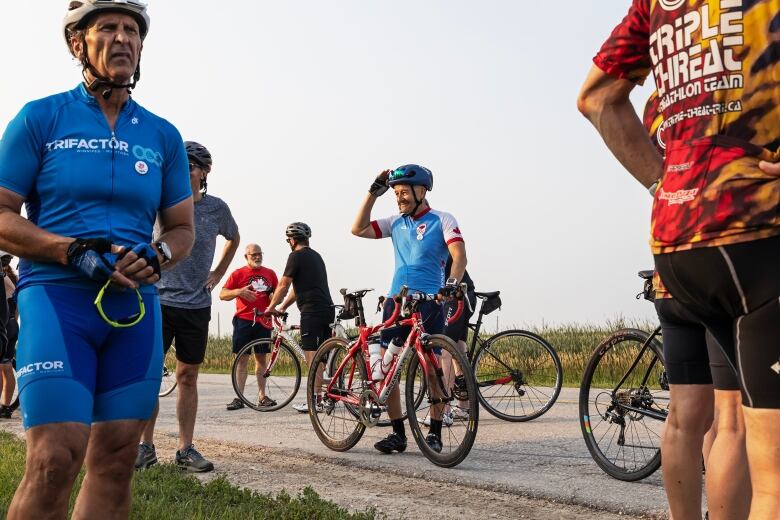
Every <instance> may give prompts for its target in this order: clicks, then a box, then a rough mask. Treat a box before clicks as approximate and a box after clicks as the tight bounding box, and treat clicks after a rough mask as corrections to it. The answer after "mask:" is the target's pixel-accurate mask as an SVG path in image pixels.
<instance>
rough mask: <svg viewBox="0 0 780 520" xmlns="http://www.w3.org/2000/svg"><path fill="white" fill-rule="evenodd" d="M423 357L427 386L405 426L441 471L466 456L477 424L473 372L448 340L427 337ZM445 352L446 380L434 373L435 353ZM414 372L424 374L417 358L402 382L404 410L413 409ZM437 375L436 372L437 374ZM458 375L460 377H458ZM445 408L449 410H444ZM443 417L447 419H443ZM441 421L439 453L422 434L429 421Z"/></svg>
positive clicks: (437, 357) (416, 387)
mask: <svg viewBox="0 0 780 520" xmlns="http://www.w3.org/2000/svg"><path fill="white" fill-rule="evenodd" d="M423 348H424V355H425V357H426V362H427V364H428V374H427V378H423V379H424V380H425V381H426V382H427V384H426V385H423V386H422V391H421V393H422V396H423V398H422V402H421V403H420V405H419V407H418V408H416V410H417V413H411V412H410V413H409V427H410V429H411V430H412V434H413V435H414V440H415V441H416V442H417V447H418V448H420V451H421V452H422V453H423V455H425V457H426V458H427V459H428V460H430V461H431V462H433V463H434V464H436V465H437V466H442V467H445V468H451V467H453V466H457V465H458V464H460V463H461V462H463V460H464V459H465V458H466V457H467V456H468V454H469V452H470V451H471V447H472V446H473V445H474V439H476V437H477V425H478V424H479V401H478V399H477V398H476V397H477V385H476V383H475V381H474V373H473V372H472V371H471V366H470V365H469V362H468V359H467V358H466V355H465V354H464V353H463V352H461V351H460V349H459V348H458V347H457V346H456V345H455V343H453V342H452V340H450V339H449V338H447V337H445V336H441V335H438V334H436V335H432V336H429V337H428V339H427V340H426V341H425V344H424V347H423ZM438 349H441V352H445V351H446V352H447V353H448V354H449V355H450V356H451V358H452V364H453V370H452V376H453V377H451V378H450V379H449V380H445V379H444V377H443V376H442V375H439V374H437V372H439V371H437V370H436V368H437V367H438V368H440V366H441V363H440V360H441V356H440V355H436V354H435V351H436V350H438ZM418 373H424V369H423V368H422V366H421V365H420V360H419V358H418V357H417V355H414V356H413V357H412V359H411V361H410V362H409V374H410V377H408V378H407V379H406V396H405V397H406V409H407V410H410V411H411V410H414V409H415V407H416V402H417V401H418V396H419V395H420V390H419V389H420V388H421V385H420V384H419V378H418V376H417V374H418ZM439 373H440V372H439ZM458 376H462V377H458ZM448 408H449V409H448ZM444 414H446V415H447V417H444ZM437 417H440V418H441V419H442V420H443V423H442V431H441V443H442V450H441V452H437V451H435V450H433V449H432V448H431V447H430V446H429V445H428V443H427V442H426V439H425V437H426V435H427V433H428V432H425V433H424V432H423V427H424V426H426V425H425V423H426V422H429V423H430V420H431V418H437Z"/></svg>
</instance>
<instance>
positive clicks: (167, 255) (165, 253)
mask: <svg viewBox="0 0 780 520" xmlns="http://www.w3.org/2000/svg"><path fill="white" fill-rule="evenodd" d="M154 247H156V248H157V251H159V252H160V254H161V255H162V257H163V261H162V263H163V264H167V263H168V262H170V261H171V259H172V258H173V255H172V254H171V248H170V247H169V246H168V244H166V243H165V242H155V243H154Z"/></svg>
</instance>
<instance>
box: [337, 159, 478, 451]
mask: <svg viewBox="0 0 780 520" xmlns="http://www.w3.org/2000/svg"><path fill="white" fill-rule="evenodd" d="M389 188H393V191H394V192H395V198H396V202H397V203H398V209H399V211H400V214H398V215H393V216H391V217H388V218H383V219H379V220H371V209H372V208H373V207H374V203H375V202H376V200H377V198H379V197H380V196H381V195H383V194H384V193H385V192H386V191H387V190H388V189H389ZM432 189H433V174H432V173H431V171H430V170H429V169H428V168H425V167H423V166H418V165H416V164H407V165H404V166H400V167H398V168H396V169H395V170H385V171H383V172H382V173H380V174H379V176H378V177H377V178H376V179H375V180H374V182H373V183H372V184H371V187H370V188H369V192H368V195H367V196H366V198H365V200H364V201H363V204H362V205H361V206H360V210H359V211H358V214H357V217H356V218H355V222H354V223H353V224H352V234H353V235H356V236H359V237H363V238H388V237H390V238H392V239H393V249H394V250H395V274H394V275H393V281H392V285H391V287H390V292H389V295H391V296H392V295H395V294H397V293H398V292H399V291H400V289H401V287H402V286H404V285H405V286H407V287H408V288H409V290H410V291H411V292H420V293H425V294H434V293H437V292H439V290H440V289H441V288H442V287H447V288H448V290H449V291H451V292H452V293H454V291H455V288H456V287H457V285H458V284H459V283H460V280H461V279H462V278H463V273H464V272H465V270H466V246H465V244H464V242H463V236H462V235H461V232H460V229H459V228H458V223H457V222H456V221H455V218H454V217H453V216H452V215H450V214H449V213H445V212H443V211H438V210H434V209H431V206H430V205H429V204H428V200H427V198H426V195H427V193H428V192H429V191H431V190H432ZM448 255H451V256H452V268H451V269H450V277H449V278H448V279H447V280H446V281H445V279H444V268H445V265H446V263H447V257H448ZM393 305H394V304H393V301H392V298H388V300H387V302H386V304H385V309H384V313H385V319H387V318H389V317H390V315H391V314H392V311H393ZM421 310H422V316H423V320H424V322H425V331H426V332H427V333H429V334H440V333H441V332H442V331H443V329H444V314H443V312H442V306H441V305H440V304H439V303H437V302H425V303H424V304H423V305H422V308H421ZM408 334H409V328H408V327H396V328H393V329H391V330H387V331H383V332H382V338H381V342H382V347H383V348H387V346H388V345H389V344H390V341H392V340H393V339H395V338H396V337H400V338H401V339H405V338H406V336H408ZM387 410H388V415H389V416H390V421H391V423H392V425H393V432H392V433H390V435H388V436H387V438H385V439H382V440H381V441H379V442H377V443H376V444H375V445H374V447H375V448H376V449H377V450H379V451H381V452H383V453H392V452H393V451H397V452H399V453H400V452H402V451H404V450H405V449H406V431H405V429H404V422H403V419H402V418H401V417H402V415H403V414H402V411H401V397H400V392H399V390H398V387H396V388H394V389H393V391H392V392H391V394H390V397H389V400H388V406H387ZM441 428H442V418H441V417H438V418H436V417H432V418H431V420H430V431H429V433H428V436H427V437H426V439H425V440H426V442H427V443H428V445H429V446H430V447H431V448H432V449H433V450H435V451H441V449H442V442H441Z"/></svg>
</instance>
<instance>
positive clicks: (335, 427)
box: [306, 338, 372, 451]
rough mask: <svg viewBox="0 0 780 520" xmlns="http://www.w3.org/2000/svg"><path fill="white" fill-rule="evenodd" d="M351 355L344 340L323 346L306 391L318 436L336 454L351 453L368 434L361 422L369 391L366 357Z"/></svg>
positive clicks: (314, 360) (358, 353)
mask: <svg viewBox="0 0 780 520" xmlns="http://www.w3.org/2000/svg"><path fill="white" fill-rule="evenodd" d="M348 354H349V343H347V342H346V341H345V340H344V339H342V338H330V339H328V340H326V341H325V342H323V343H322V345H320V347H319V348H318V349H317V353H316V354H314V359H313V360H312V363H311V367H310V368H309V378H308V384H307V387H306V388H307V390H306V400H307V403H308V405H309V418H310V419H311V424H312V426H313V427H314V432H315V433H316V434H317V437H319V438H320V440H321V441H322V443H323V444H324V445H325V446H327V447H328V448H330V449H332V450H334V451H347V450H349V449H350V448H352V447H353V446H355V444H357V443H358V441H360V438H361V437H363V433H364V432H365V431H366V426H365V425H364V424H363V423H362V422H361V421H360V415H361V412H362V411H363V404H361V398H363V397H364V396H363V392H364V391H365V390H367V389H368V378H367V377H366V366H365V363H364V360H363V353H362V352H360V351H358V352H357V354H356V355H355V356H351V357H350V356H348ZM342 364H343V365H344V366H342ZM340 367H341V369H339V368H340ZM320 380H321V382H320ZM331 383H332V384H331ZM329 385H330V391H329V392H328V391H326V390H327V388H328V386H329ZM320 398H321V399H320ZM365 405H366V406H369V407H370V406H372V403H370V402H366V403H365Z"/></svg>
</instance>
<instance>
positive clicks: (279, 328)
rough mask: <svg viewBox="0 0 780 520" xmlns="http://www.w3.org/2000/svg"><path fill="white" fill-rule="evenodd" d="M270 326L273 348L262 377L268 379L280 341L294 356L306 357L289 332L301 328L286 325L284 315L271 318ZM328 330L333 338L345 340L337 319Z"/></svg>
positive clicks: (285, 316) (302, 358)
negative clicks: (284, 343)
mask: <svg viewBox="0 0 780 520" xmlns="http://www.w3.org/2000/svg"><path fill="white" fill-rule="evenodd" d="M271 324H272V326H273V329H272V332H271V341H272V342H273V348H272V350H271V360H270V361H269V362H268V367H267V368H266V371H265V373H264V374H263V377H268V375H269V374H270V373H271V371H272V370H273V368H274V366H275V365H276V361H277V359H278V357H279V345H280V344H281V342H282V340H284V341H285V342H286V343H287V346H289V347H290V348H291V349H292V350H293V352H295V355H296V356H298V358H299V359H301V360H304V361H305V360H306V356H305V355H304V353H303V348H301V346H300V344H299V343H298V342H297V341H295V338H294V337H293V335H292V334H290V331H293V330H300V328H301V327H300V326H299V325H288V324H287V315H286V314H284V315H282V316H281V317H280V316H271ZM330 328H331V329H332V330H333V333H334V336H338V337H343V338H344V339H346V338H347V331H346V330H345V329H344V326H343V325H341V321H340V320H339V319H338V318H336V319H335V321H334V322H333V323H331V324H330Z"/></svg>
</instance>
